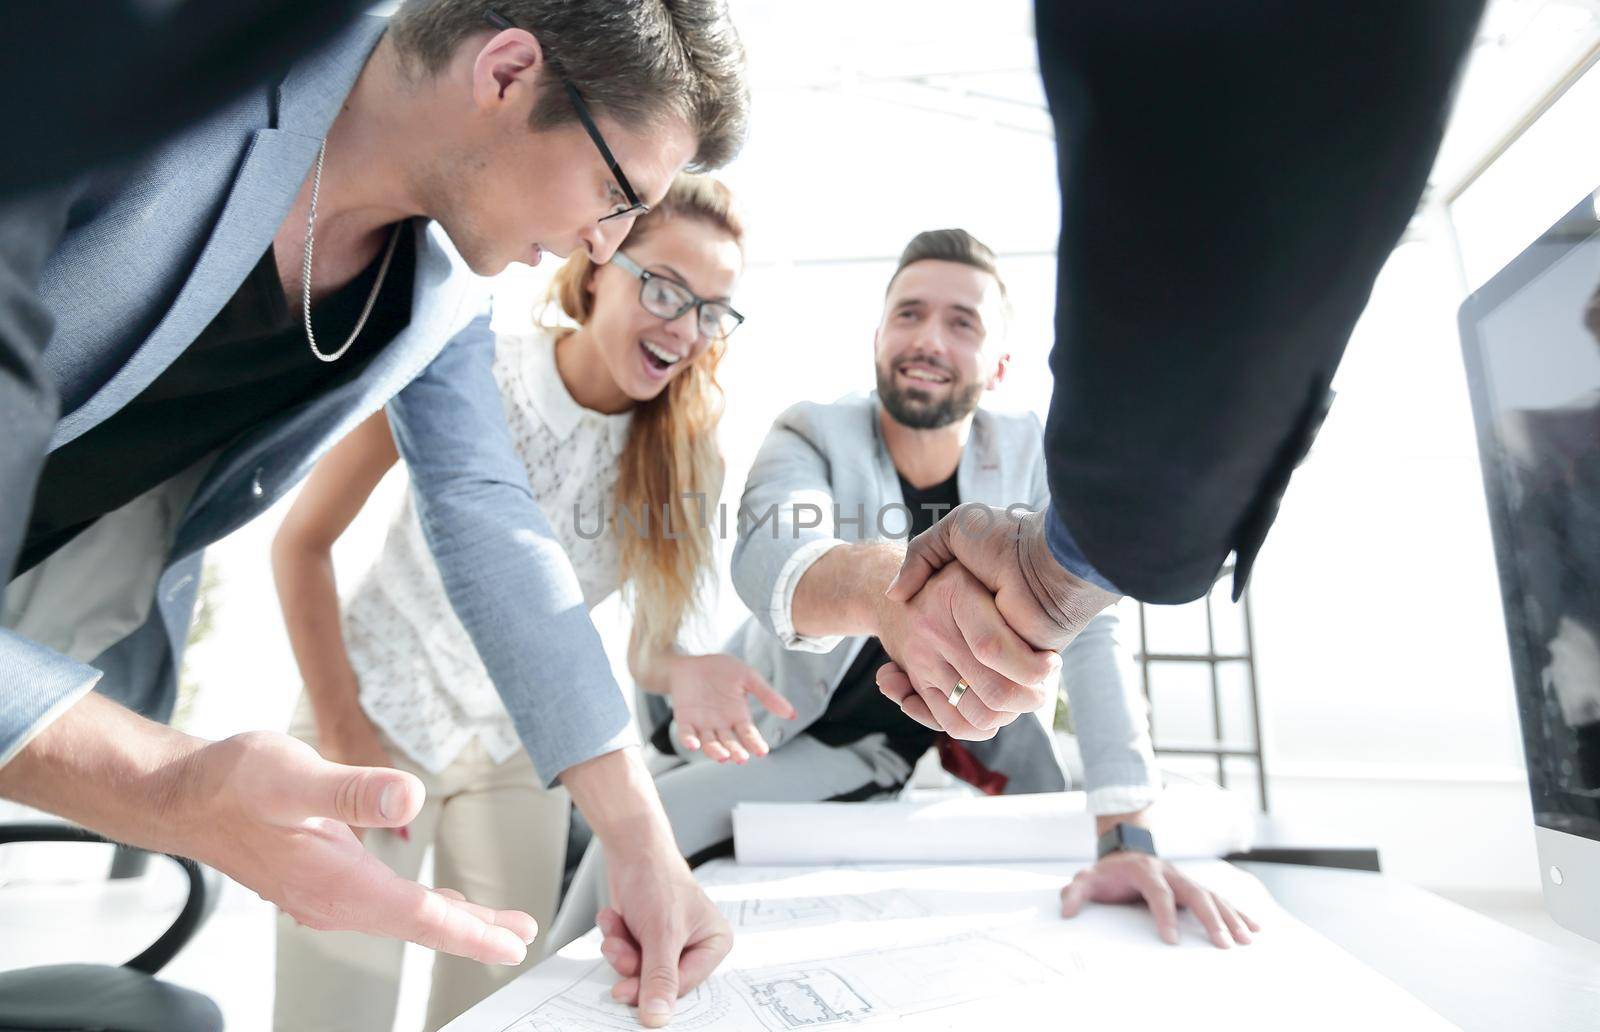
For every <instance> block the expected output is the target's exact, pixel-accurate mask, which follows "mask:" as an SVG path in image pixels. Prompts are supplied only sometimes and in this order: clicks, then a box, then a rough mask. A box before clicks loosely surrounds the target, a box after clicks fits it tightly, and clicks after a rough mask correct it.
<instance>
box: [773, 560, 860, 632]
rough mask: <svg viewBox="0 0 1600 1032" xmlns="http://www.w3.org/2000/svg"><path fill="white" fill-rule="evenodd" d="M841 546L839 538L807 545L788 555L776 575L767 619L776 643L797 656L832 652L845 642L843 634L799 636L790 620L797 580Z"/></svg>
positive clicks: (792, 619)
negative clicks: (775, 637) (769, 619)
mask: <svg viewBox="0 0 1600 1032" xmlns="http://www.w3.org/2000/svg"><path fill="white" fill-rule="evenodd" d="M844 543H845V542H843V541H841V540H839V539H838V538H822V539H820V540H817V541H808V542H806V543H805V544H803V545H801V546H800V547H799V548H797V549H795V550H794V551H793V552H791V553H790V554H789V558H788V560H787V561H785V562H784V564H783V569H781V570H779V571H778V579H777V581H776V582H775V583H774V584H773V585H772V602H771V610H770V616H771V617H772V629H773V630H774V631H776V632H777V634H778V640H779V641H781V642H783V647H784V648H786V649H793V650H794V651H796V652H832V651H833V650H834V649H835V648H836V647H837V646H838V644H839V643H840V642H841V641H844V635H842V634H830V635H827V636H826V637H813V636H811V635H806V634H801V633H799V632H798V631H796V630H795V629H794V618H793V610H794V592H795V589H796V588H798V587H799V586H800V578H801V577H804V576H805V575H806V571H807V570H809V569H811V564H812V563H815V562H816V561H817V560H818V559H821V558H822V557H823V556H824V555H826V554H827V553H829V552H831V551H833V550H834V549H835V548H837V547H838V546H840V545H842V544H844Z"/></svg>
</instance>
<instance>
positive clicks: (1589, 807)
mask: <svg viewBox="0 0 1600 1032" xmlns="http://www.w3.org/2000/svg"><path fill="white" fill-rule="evenodd" d="M1597 205H1600V191H1597V192H1596V193H1595V194H1594V195H1591V196H1589V197H1586V198H1584V200H1583V202H1582V203H1581V204H1579V205H1578V206H1577V207H1575V208H1573V209H1572V210H1571V211H1570V212H1568V213H1567V215H1566V216H1565V217H1564V218H1562V219H1561V220H1560V221H1559V222H1557V223H1556V224H1555V225H1554V226H1552V227H1550V229H1549V230H1548V231H1547V232H1546V233H1545V234H1544V235H1543V236H1541V237H1540V238H1539V239H1538V240H1536V241H1535V242H1534V243H1533V244H1532V246H1530V247H1529V248H1528V249H1527V250H1525V251H1523V252H1522V253H1521V254H1520V255H1518V256H1517V258H1516V260H1515V261H1513V262H1512V263H1511V264H1510V265H1508V266H1506V267H1505V269H1503V270H1501V272H1500V273H1499V274H1498V275H1497V276H1495V277H1494V279H1492V280H1490V281H1489V282H1488V283H1487V284H1485V285H1484V286H1483V288H1482V289H1481V290H1479V291H1478V292H1477V293H1475V294H1473V295H1472V296H1471V297H1469V298H1468V299H1467V300H1466V302H1465V303H1464V304H1463V305H1462V306H1461V344H1462V351H1463V353H1464V355H1465V357H1466V366H1467V381H1468V384H1469V386H1470V388H1471V391H1472V411H1473V416H1474V418H1475V420H1476V422H1477V426H1478V454H1479V456H1480V458H1481V460H1482V464H1483V482H1484V488H1485V490H1486V491H1487V493H1488V496H1489V522H1490V526H1491V528H1492V529H1493V532H1494V550H1495V559H1496V560H1497V563H1498V566H1499V569H1500V593H1501V599H1502V602H1503V604H1504V606H1505V614H1506V631H1507V635H1508V637H1509V639H1510V645H1511V670H1512V676H1513V679H1514V681H1515V687H1516V693H1517V712H1518V715H1519V717H1520V719H1521V721H1522V741H1523V748H1524V751H1525V752H1526V754H1527V759H1528V783H1529V787H1530V789H1531V790H1532V793H1533V817H1534V825H1535V827H1534V838H1535V841H1536V843H1537V846H1538V850H1539V866H1540V869H1541V878H1542V881H1543V884H1544V898H1545V904H1546V906H1547V907H1548V908H1549V910H1550V915H1551V916H1552V917H1554V918H1555V919H1556V920H1557V921H1559V922H1560V923H1561V924H1563V925H1565V926H1567V927H1568V928H1571V929H1572V930H1573V931H1575V932H1578V933H1579V934H1581V935H1585V936H1588V937H1589V938H1591V939H1596V940H1600V207H1597Z"/></svg>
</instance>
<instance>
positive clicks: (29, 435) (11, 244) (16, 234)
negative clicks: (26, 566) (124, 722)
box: [0, 193, 68, 585]
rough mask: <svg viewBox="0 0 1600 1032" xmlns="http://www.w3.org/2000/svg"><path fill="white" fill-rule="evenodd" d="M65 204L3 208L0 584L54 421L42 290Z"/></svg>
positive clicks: (42, 198) (51, 201)
mask: <svg viewBox="0 0 1600 1032" xmlns="http://www.w3.org/2000/svg"><path fill="white" fill-rule="evenodd" d="M67 204H68V201H67V198H66V195H65V194H64V193H49V194H39V195H35V196H32V197H30V198H28V199H26V200H24V201H20V202H14V203H12V204H0V585H4V584H5V582H6V581H9V580H10V579H11V570H12V567H13V565H14V564H15V563H16V559H17V553H18V551H19V550H20V549H21V547H22V535H23V531H24V529H25V528H26V527H27V525H28V514H29V512H30V511H31V510H32V508H33V492H34V487H35V486H36V485H37V483H38V480H39V470H40V467H41V466H42V465H43V464H44V456H45V449H46V448H47V447H48V445H49V443H50V434H51V432H52V431H53V430H54V428H55V423H56V415H57V399H56V391H55V386H54V384H52V383H51V381H50V378H49V377H48V376H46V375H45V370H44V361H43V358H44V348H45V344H46V343H48V342H49V339H50V330H51V320H50V314H49V312H48V311H47V310H46V309H45V307H44V304H43V302H41V301H40V300H39V296H38V293H37V287H38V284H39V274H40V271H41V270H42V269H43V268H44V263H45V260H46V259H47V258H48V257H49V256H50V252H51V251H52V250H54V248H55V245H56V242H57V241H58V240H59V239H60V238H61V231H62V227H63V226H64V225H65V224H66V209H67Z"/></svg>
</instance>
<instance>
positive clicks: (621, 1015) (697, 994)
mask: <svg viewBox="0 0 1600 1032" xmlns="http://www.w3.org/2000/svg"><path fill="white" fill-rule="evenodd" d="M614 980H615V975H614V974H613V973H612V971H611V968H610V967H609V966H607V965H606V964H604V963H601V964H596V965H595V966H594V967H593V968H591V969H589V971H588V972H587V973H586V974H585V975H584V977H582V978H580V979H578V980H576V981H574V982H573V983H572V984H571V985H569V986H568V987H567V988H565V989H563V990H562V991H560V992H558V993H556V994H555V995H554V996H551V997H549V998H548V999H546V1000H545V1001H544V1002H543V1003H541V1004H540V1005H539V1006H537V1007H535V1008H534V1009H533V1010H531V1011H529V1012H528V1013H526V1014H524V1015H522V1017H520V1018H518V1019H517V1020H516V1021H513V1022H512V1023H511V1024H509V1025H507V1026H505V1028H504V1029H502V1032H638V1029H639V1016H638V1013H637V1012H636V1011H635V1010H634V1009H633V1008H632V1007H629V1006H627V1005H626V1004H621V1003H618V1002H617V1001H615V1000H613V999H612V998H611V983H612V982H613V981H614ZM734 1002H735V1001H734V999H733V998H730V996H729V994H728V991H727V988H726V986H725V985H724V984H723V981H722V980H721V979H719V978H710V979H707V980H706V981H704V982H702V983H701V984H700V985H698V986H696V987H695V988H694V989H692V990H691V991H690V992H689V993H688V994H686V995H685V996H683V997H682V998H681V999H679V1000H678V1005H677V1009H676V1010H675V1011H674V1012H673V1016H672V1027H673V1028H674V1029H676V1030H687V1032H697V1030H710V1029H721V1028H738V1027H740V1025H739V1024H738V1023H734V1024H732V1025H729V1024H725V1023H724V1020H723V1019H724V1018H726V1017H727V1016H728V1012H729V1009H730V1006H731V1005H732V1004H733V1003H734Z"/></svg>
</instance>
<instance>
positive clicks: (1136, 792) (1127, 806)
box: [1088, 785, 1161, 817]
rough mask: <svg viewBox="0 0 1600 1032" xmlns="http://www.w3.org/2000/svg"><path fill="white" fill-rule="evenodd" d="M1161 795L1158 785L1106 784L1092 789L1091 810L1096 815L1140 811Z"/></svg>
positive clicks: (1090, 794) (1089, 803)
mask: <svg viewBox="0 0 1600 1032" xmlns="http://www.w3.org/2000/svg"><path fill="white" fill-rule="evenodd" d="M1160 795H1161V788H1160V786H1158V785H1106V786H1105V787H1103V788H1094V789H1090V790H1089V793H1088V796H1089V798H1088V806H1089V812H1090V813H1092V814H1094V815H1095V816H1096V817H1104V816H1106V815H1107V814H1113V813H1138V812H1139V811H1140V810H1143V809H1145V808H1146V807H1148V806H1149V805H1150V804H1151V803H1154V802H1155V801H1156V799H1157V798H1158V797H1159V796H1160Z"/></svg>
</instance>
